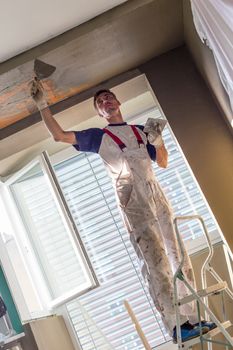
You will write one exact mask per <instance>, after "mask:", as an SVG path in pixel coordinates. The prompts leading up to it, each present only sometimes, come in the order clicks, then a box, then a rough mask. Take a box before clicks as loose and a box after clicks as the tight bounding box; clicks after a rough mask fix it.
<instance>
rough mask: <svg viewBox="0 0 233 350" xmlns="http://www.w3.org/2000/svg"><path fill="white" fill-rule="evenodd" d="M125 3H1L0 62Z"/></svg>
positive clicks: (104, 0)
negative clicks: (0, 37)
mask: <svg viewBox="0 0 233 350" xmlns="http://www.w3.org/2000/svg"><path fill="white" fill-rule="evenodd" d="M123 2H126V0H111V1H109V0H98V1H93V0H91V1H90V0H89V1H86V0H66V1H65V2H64V0H20V1H14V0H8V1H2V2H1V12H0V33H4V36H3V35H2V40H1V51H0V62H4V61H6V60H7V59H9V58H11V57H14V56H16V55H18V54H20V53H21V52H24V51H26V50H29V49H31V48H32V47H35V46H37V45H39V44H41V43H43V42H45V41H47V40H49V39H51V38H54V37H56V36H57V35H59V34H62V33H64V32H66V31H67V30H69V29H71V28H73V27H76V26H78V25H80V24H82V23H84V22H87V21H89V20H90V19H92V18H94V17H96V16H98V15H100V14H101V13H103V12H106V11H107V10H109V9H111V8H113V7H115V6H117V5H120V4H122V3H123Z"/></svg>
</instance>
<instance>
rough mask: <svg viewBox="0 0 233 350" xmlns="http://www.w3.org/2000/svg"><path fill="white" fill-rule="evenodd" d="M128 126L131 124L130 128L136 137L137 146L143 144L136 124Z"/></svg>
mask: <svg viewBox="0 0 233 350" xmlns="http://www.w3.org/2000/svg"><path fill="white" fill-rule="evenodd" d="M130 126H131V129H132V130H133V132H134V135H135V136H136V139H137V141H138V145H139V147H140V145H141V144H143V145H144V142H143V140H142V137H141V135H140V134H139V132H138V130H137V128H136V126H135V125H130Z"/></svg>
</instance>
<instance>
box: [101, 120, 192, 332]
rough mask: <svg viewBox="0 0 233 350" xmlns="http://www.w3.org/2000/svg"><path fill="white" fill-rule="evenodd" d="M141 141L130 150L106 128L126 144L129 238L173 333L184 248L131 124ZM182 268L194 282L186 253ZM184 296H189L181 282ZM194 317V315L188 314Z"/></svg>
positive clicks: (119, 184)
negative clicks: (177, 273)
mask: <svg viewBox="0 0 233 350" xmlns="http://www.w3.org/2000/svg"><path fill="white" fill-rule="evenodd" d="M131 128H132V131H133V133H134V134H135V137H136V138H137V141H138V145H137V147H136V148H133V149H128V148H127V147H126V146H125V144H124V143H123V142H122V141H121V140H120V139H119V138H118V137H117V136H116V135H114V134H113V133H112V132H110V131H109V130H108V129H104V131H105V133H106V134H108V135H109V136H110V137H111V138H112V139H113V140H114V141H115V142H116V143H117V144H118V146H119V147H120V148H121V150H122V155H123V159H124V161H123V163H122V164H123V165H122V169H121V173H120V174H119V176H118V178H117V179H116V182H115V186H116V191H117V195H118V198H119V204H120V207H121V209H122V211H123V213H124V217H125V222H126V226H127V229H128V231H129V234H130V240H131V242H132V244H133V247H134V249H135V251H136V254H137V256H138V258H139V262H140V266H141V271H142V275H143V277H144V280H145V282H146V284H147V286H148V288H149V292H150V295H151V298H152V300H153V302H154V304H155V307H156V309H157V310H158V312H159V313H160V314H161V317H162V320H163V322H164V326H165V327H166V329H167V330H168V332H169V334H172V330H173V328H174V326H175V325H176V317H175V309H174V306H173V274H174V272H175V271H176V269H177V267H178V264H179V261H180V259H179V248H178V243H177V239H176V235H175V232H174V227H173V214H172V210H171V207H170V205H169V203H168V201H167V199H166V197H165V196H164V194H163V191H162V190H161V188H160V186H159V184H158V182H157V181H156V178H155V175H154V172H153V169H152V166H151V159H150V157H149V154H148V152H147V148H146V146H145V145H144V142H143V140H142V138H141V135H140V134H139V132H138V130H137V128H136V127H134V126H131ZM183 273H184V274H185V275H186V277H187V279H188V281H189V282H190V283H191V284H192V285H193V286H194V285H195V281H194V275H193V270H192V266H191V262H190V259H189V257H188V255H187V253H186V259H185V266H184V269H183ZM179 294H180V296H185V295H187V290H186V289H185V288H184V286H183V284H182V283H181V284H180V286H179ZM194 311H195V310H194V305H193V304H191V305H184V307H183V309H181V312H182V314H183V315H186V316H182V317H181V324H182V323H184V322H185V321H186V320H187V316H188V315H192V317H193V322H196V320H195V319H194ZM189 318H190V317H189Z"/></svg>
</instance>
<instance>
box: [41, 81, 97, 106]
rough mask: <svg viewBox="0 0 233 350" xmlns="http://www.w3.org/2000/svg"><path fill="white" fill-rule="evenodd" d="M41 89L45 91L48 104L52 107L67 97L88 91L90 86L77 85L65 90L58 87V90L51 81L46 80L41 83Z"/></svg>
mask: <svg viewBox="0 0 233 350" xmlns="http://www.w3.org/2000/svg"><path fill="white" fill-rule="evenodd" d="M43 87H44V90H45V94H46V98H47V101H48V104H49V105H52V104H55V103H57V102H59V101H62V100H64V99H66V98H68V97H71V96H74V95H76V94H78V93H81V92H83V91H85V90H87V89H89V88H90V87H91V86H90V85H89V84H79V85H78V86H75V87H67V88H66V89H62V88H60V87H59V88H58V87H57V86H56V85H55V84H54V82H53V80H51V79H48V80H44V81H43Z"/></svg>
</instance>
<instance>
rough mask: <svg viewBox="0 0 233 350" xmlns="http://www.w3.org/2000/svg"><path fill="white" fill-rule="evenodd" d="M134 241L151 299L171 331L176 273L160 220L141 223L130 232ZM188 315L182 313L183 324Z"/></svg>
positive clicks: (173, 320) (174, 322) (170, 331)
mask: <svg viewBox="0 0 233 350" xmlns="http://www.w3.org/2000/svg"><path fill="white" fill-rule="evenodd" d="M130 238H131V242H132V244H133V246H134V248H135V251H136V253H137V255H138V258H139V260H140V264H141V267H142V270H144V273H143V275H144V278H145V280H146V282H147V283H148V288H149V292H150V295H151V297H152V300H153V302H154V304H155V306H156V308H157V310H158V311H159V313H160V315H161V317H162V320H163V322H164V325H165V327H166V329H167V330H168V332H169V334H172V331H173V328H174V327H175V325H176V315H175V308H174V305H173V273H172V270H171V267H170V264H169V261H168V258H167V255H166V252H165V249H164V244H163V241H162V239H161V232H160V229H159V225H158V221H157V220H153V221H152V222H146V223H144V224H141V225H140V227H138V228H137V229H136V230H134V231H133V232H131V234H130ZM186 321H187V318H186V317H185V316H181V324H183V323H185V322H186Z"/></svg>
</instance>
